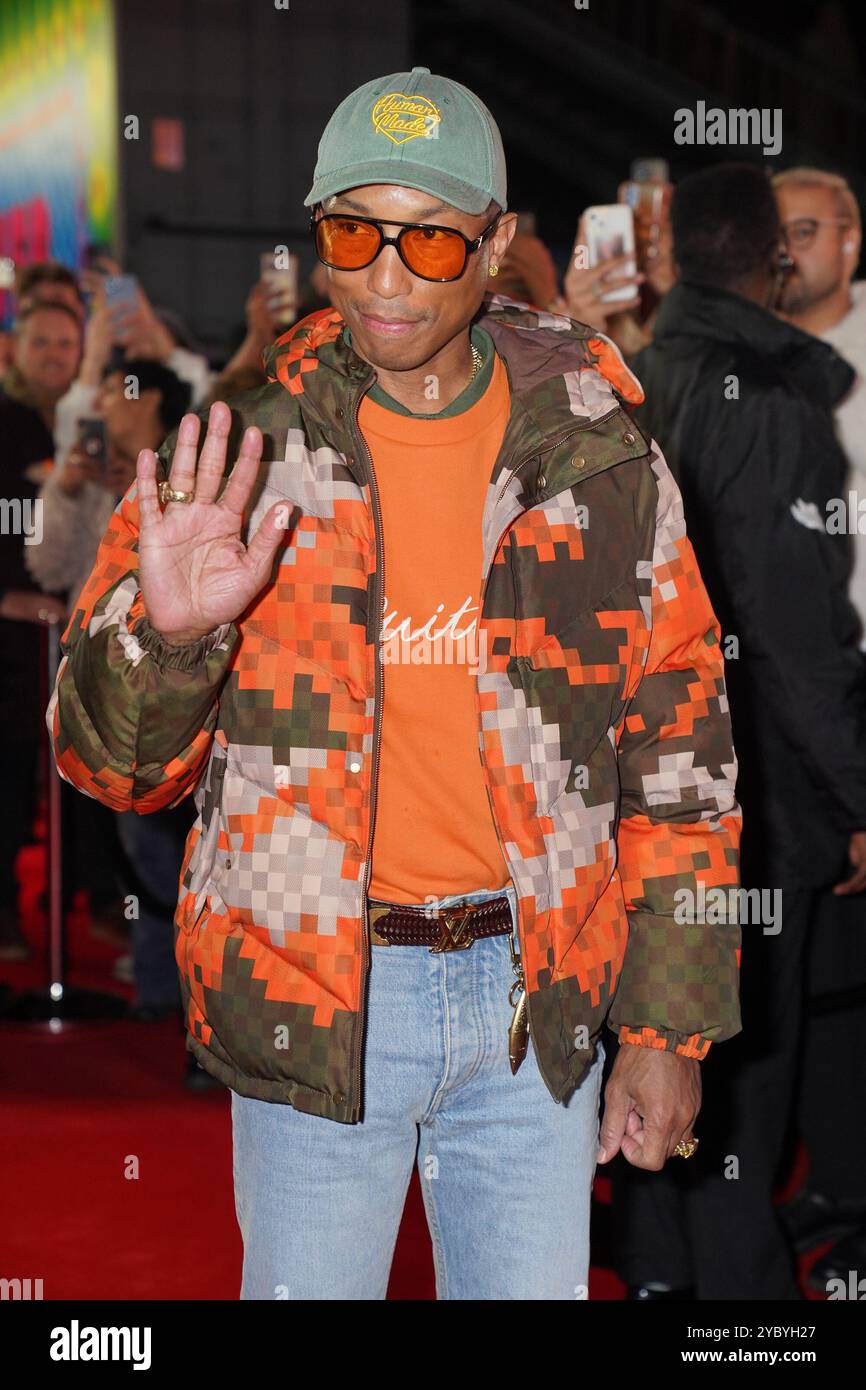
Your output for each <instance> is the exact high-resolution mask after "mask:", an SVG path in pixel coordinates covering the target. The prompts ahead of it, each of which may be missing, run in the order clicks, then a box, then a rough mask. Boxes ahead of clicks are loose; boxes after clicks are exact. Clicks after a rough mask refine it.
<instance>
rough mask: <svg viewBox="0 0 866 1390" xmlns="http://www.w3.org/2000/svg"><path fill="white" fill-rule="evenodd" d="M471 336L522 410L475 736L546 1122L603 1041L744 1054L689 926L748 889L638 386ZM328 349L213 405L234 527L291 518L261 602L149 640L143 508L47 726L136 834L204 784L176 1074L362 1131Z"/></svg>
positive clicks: (360, 773)
mask: <svg viewBox="0 0 866 1390" xmlns="http://www.w3.org/2000/svg"><path fill="white" fill-rule="evenodd" d="M479 321H480V323H481V324H482V326H483V327H484V328H485V329H486V330H487V331H488V332H489V333H490V335H491V337H492V338H493V341H494V343H495V346H496V350H497V351H498V352H499V354H500V355H501V357H502V358H503V360H504V362H505V365H506V368H507V372H508V378H509V383H510V390H511V408H510V417H509V421H508V424H507V427H506V431H505V437H504V440H503V443H502V448H501V451H500V453H499V456H498V458H497V460H496V463H495V466H494V468H493V472H492V475H491V478H490V483H489V489H488V493H487V500H486V503H485V508H484V519H483V538H484V569H483V575H482V616H481V619H480V627H481V629H482V631H483V632H484V639H483V641H480V643H479V646H480V647H481V649H482V650H483V651H484V652H485V653H486V660H485V661H484V663H482V665H481V668H480V669H479V671H478V674H477V677H476V680H477V695H478V739H479V748H480V752H481V759H482V764H483V767H484V773H485V779H486V783H487V786H488V789H489V793H490V803H491V808H492V812H493V816H494V819H495V823H496V827H497V831H498V834H499V837H500V841H501V844H502V847H503V852H504V854H505V856H506V859H507V863H508V867H509V871H510V874H511V877H512V880H513V882H514V885H515V888H516V893H517V899H518V904H519V924H518V925H519V932H518V935H519V944H520V950H521V953H522V956H523V964H524V972H525V978H526V986H527V991H528V1009H529V1025H530V1036H531V1038H532V1042H533V1046H534V1049H535V1055H536V1059H537V1062H538V1066H539V1069H540V1072H541V1074H542V1076H543V1078H544V1081H545V1084H546V1085H547V1087H548V1089H549V1091H550V1094H551V1096H552V1097H553V1099H554V1100H555V1101H557V1102H563V1101H566V1100H567V1099H568V1097H569V1096H570V1095H571V1093H572V1092H573V1091H574V1089H575V1087H576V1086H577V1084H578V1082H579V1081H580V1078H581V1076H582V1075H583V1074H584V1072H585V1070H586V1069H587V1067H588V1066H589V1064H590V1062H591V1060H592V1056H593V1039H594V1038H595V1036H596V1035H597V1034H598V1033H599V1030H600V1029H601V1028H602V1026H603V1024H604V1022H605V1020H606V1019H607V1021H608V1024H609V1026H610V1027H611V1028H613V1029H614V1030H615V1031H617V1032H618V1034H619V1037H620V1039H621V1040H622V1041H625V1042H628V1043H634V1044H636V1045H638V1046H642V1047H654V1048H664V1049H667V1050H669V1051H674V1052H677V1053H680V1054H682V1055H684V1056H688V1057H696V1058H702V1057H703V1056H705V1055H706V1052H707V1050H708V1048H709V1047H710V1044H711V1042H712V1041H717V1040H721V1039H725V1038H728V1037H730V1036H731V1035H732V1034H734V1033H736V1032H738V1031H739V1028H740V1019H739V1004H738V967H739V945H740V929H739V927H738V926H736V925H735V924H732V922H731V921H730V919H728V920H727V921H722V922H721V923H719V924H717V925H706V924H705V923H703V922H701V921H700V920H697V921H694V920H693V921H691V922H690V921H689V920H688V913H683V912H682V911H680V910H679V908H678V903H682V902H684V901H686V900H687V898H688V893H689V892H690V893H692V894H694V896H695V900H696V901H697V902H700V898H701V894H700V889H702V888H703V889H707V890H708V889H709V888H710V887H727V886H731V887H735V886H736V884H737V853H738V840H739V829H740V815H739V808H738V806H737V803H736V800H735V794H734V784H735V771H736V764H735V759H734V753H733V749H732V744H731V734H730V726H729V719H728V710H727V702H726V696H725V685H724V673H723V658H722V652H721V648H720V644H719V637H720V634H719V629H718V624H717V622H716V619H715V616H714V614H713V612H712V609H711V607H710V604H709V601H708V599H707V595H706V592H705V589H704V586H703V583H702V580H701V577H700V574H699V572H698V569H697V567H696V564H695V559H694V555H693V552H692V548H691V545H690V542H689V541H688V539H687V537H686V533H685V526H684V523H683V514H682V508H681V504H680V497H679V493H678V491H677V488H676V485H675V484H674V482H673V479H672V477H671V474H670V473H669V471H668V468H667V466H666V464H665V462H664V460H663V458H662V457H661V454H660V453H659V451H658V449H657V448H656V447H655V446H654V445H653V444H652V443H651V442H650V441H648V440H647V439H645V438H644V437H643V436H642V434H641V433H640V431H639V429H638V428H637V426H636V425H635V424H634V423H633V421H632V419H631V418H630V416H629V414H628V413H627V411H626V410H625V409H624V407H623V404H622V401H623V400H625V401H628V402H631V403H635V402H639V401H640V400H641V399H642V392H641V390H640V387H639V385H638V383H637V382H636V380H635V379H634V377H633V376H632V375H631V373H630V372H628V371H627V369H626V368H625V366H624V365H623V363H622V360H621V359H620V357H619V354H618V353H617V351H616V349H615V348H614V347H613V345H612V344H611V343H609V342H608V340H607V339H605V338H603V337H601V336H599V335H597V334H595V333H594V332H593V330H591V329H588V328H586V327H584V326H583V325H581V324H578V323H575V322H573V321H572V320H570V319H568V318H565V317H561V316H558V315H554V314H549V313H541V312H538V311H536V310H534V309H530V308H529V307H528V306H526V305H522V304H517V303H515V302H513V301H510V300H506V299H503V298H502V297H501V296H493V297H492V298H490V299H489V300H488V301H486V304H485V312H484V314H483V316H482V317H481V318H480V320H479ZM342 327H343V323H342V320H341V318H340V317H339V315H338V314H337V312H336V311H335V310H332V309H329V310H323V311H320V312H318V313H316V314H313V315H311V316H310V317H309V318H307V319H305V320H304V321H303V322H302V323H301V324H299V325H297V326H296V327H295V328H294V329H293V330H291V331H290V332H289V333H288V334H286V335H284V337H283V338H281V339H280V340H279V341H278V342H277V343H276V344H275V345H274V347H273V348H271V349H270V350H269V353H268V357H267V364H268V369H269V373H270V383H269V384H268V385H266V386H264V387H262V388H261V389H260V390H256V391H252V392H248V393H245V394H243V395H241V396H238V397H236V398H234V399H233V400H230V401H229V404H230V405H231V406H232V409H233V412H234V419H235V422H236V427H237V430H238V433H239V432H240V431H241V430H242V429H243V428H244V427H246V426H247V425H250V424H256V425H258V426H260V428H261V429H262V431H263V434H264V439H265V450H264V455H263V462H262V465H261V471H260V476H259V482H258V485H257V492H256V494H255V496H254V504H253V505H251V508H250V522H249V524H250V526H251V527H255V526H256V525H257V523H258V519H259V517H260V516H261V515H262V514H263V513H264V511H265V510H266V509H267V508H268V507H270V506H271V505H272V504H273V503H274V501H280V500H282V501H284V502H285V505H286V522H287V531H286V540H285V544H284V545H283V546H282V548H281V550H280V551H278V555H277V560H276V562H275V569H274V575H273V582H272V583H270V584H269V586H268V587H267V588H266V589H265V590H264V591H263V592H262V593H261V594H260V595H259V596H258V598H257V599H256V600H255V601H254V602H253V603H252V604H251V605H250V606H249V608H247V610H246V611H245V612H244V613H243V614H242V615H241V617H240V618H239V619H238V620H237V622H235V623H232V624H230V625H226V626H225V627H223V628H221V629H219V630H217V631H216V632H214V633H213V634H211V635H210V636H209V637H207V638H204V639H202V640H201V641H200V642H198V643H197V644H195V645H193V646H190V647H188V648H182V649H178V648H174V649H171V648H169V647H167V646H166V645H165V644H164V643H163V641H162V639H161V638H160V636H159V634H158V633H157V632H155V631H154V630H153V629H152V628H151V627H150V625H149V623H148V621H147V617H146V615H145V611H144V607H143V604H142V599H141V593H140V591H139V588H138V579H137V575H136V538H137V533H138V522H137V506H136V493H135V487H134V486H133V487H132V488H131V489H130V490H129V492H128V493H127V495H126V497H125V498H124V499H123V500H122V501H121V503H120V504H119V505H118V508H117V510H116V512H115V514H114V515H113V517H112V520H111V523H110V525H109V527H108V530H107V532H106V535H105V537H104V539H103V542H102V545H101V548H100V551H99V555H98V558H97V561H96V565H95V568H94V570H93V573H92V575H91V577H90V579H89V581H88V583H87V585H86V586H85V588H84V590H83V591H82V594H81V596H80V598H79V601H78V604H77V607H76V611H75V612H74V614H73V617H72V619H71V621H70V623H69V626H68V628H67V631H66V633H65V634H64V641H63V651H64V657H63V661H62V664H61V668H60V670H59V672H58V677H57V684H56V688H55V691H54V694H53V696H52V700H51V704H50V706H49V711H48V723H49V728H50V730H51V733H52V736H53V740H54V747H55V754H56V759H57V765H58V767H59V769H60V771H61V773H62V774H63V776H64V777H66V778H67V779H68V780H69V781H70V782H72V783H74V784H75V785H76V786H77V787H80V788H81V789H82V790H83V791H85V792H87V793H88V794H90V795H91V796H94V797H96V798H97V799H98V800H100V801H102V802H104V803H105V804H106V805H108V806H112V807H115V808H116V809H118V810H126V809H129V808H130V807H131V808H133V809H134V810H136V811H139V812H141V813H142V814H146V813H147V812H149V811H156V810H157V809H159V808H161V807H166V806H171V805H174V804H175V803H176V802H178V801H179V800H180V799H181V798H182V797H183V796H185V795H186V794H187V793H188V792H190V791H191V790H192V789H193V788H195V800H196V805H197V808H198V818H197V820H196V822H195V824H194V826H193V828H192V830H191V831H190V835H189V839H188V841H187V847H186V854H185V857H184V862H183V866H182V870H181V876H180V900H179V903H178V908H177V913H176V918H175V941H176V955H177V962H178V967H179V970H180V976H181V983H182V990H183V998H184V1004H185V1008H186V1019H187V1030H188V1031H187V1046H188V1048H189V1050H190V1051H192V1052H193V1053H194V1055H195V1056H196V1058H197V1059H198V1061H199V1062H200V1063H201V1065H202V1066H203V1067H204V1068H205V1070H206V1071H208V1072H210V1073H212V1074H213V1075H214V1076H216V1077H218V1078H219V1079H220V1080H222V1081H223V1082H224V1083H225V1084H226V1085H228V1086H229V1087H231V1088H232V1089H233V1090H235V1091H237V1092H238V1093H239V1094H241V1095H245V1096H253V1097H258V1098H259V1099H262V1100H266V1101H273V1102H279V1103H284V1104H289V1105H293V1106H294V1107H295V1108H296V1109H298V1110H302V1111H306V1112H309V1113H311V1114H315V1115H321V1116H325V1117H327V1118H329V1119H332V1120H336V1121H340V1122H343V1123H355V1122H357V1121H359V1120H360V1119H362V1095H363V1088H362V1061H363V1037H364V1022H365V986H366V980H367V973H368V970H369V961H370V945H369V923H368V917H367V898H366V888H367V884H368V878H369V870H370V863H371V854H370V851H371V844H372V835H373V830H374V822H375V807H376V778H377V759H378V746H379V730H380V724H381V718H382V701H383V685H384V686H387V679H386V678H385V676H386V671H385V665H384V663H383V662H382V661H379V660H377V651H378V639H379V630H380V624H381V619H382V607H383V594H382V579H381V576H382V565H381V559H380V558H379V557H380V554H381V517H380V513H379V505H378V494H377V487H376V479H375V476H374V474H373V469H372V463H371V459H370V454H369V451H368V449H367V447H366V444H365V442H364V439H363V438H362V436H361V433H360V432H359V428H358V423H357V416H358V407H359V403H360V400H361V398H362V396H363V395H364V393H365V391H366V390H368V389H369V387H370V385H371V384H372V382H373V381H374V379H375V373H374V371H373V369H372V368H371V367H370V366H368V364H367V363H365V362H364V361H362V360H361V359H360V358H359V357H358V356H357V355H356V354H355V353H354V352H352V350H351V349H350V347H349V346H348V345H347V343H346V341H345V337H344V335H343V333H342ZM202 434H204V431H202ZM172 445H173V440H168V441H166V444H165V445H164V446H163V448H162V450H161V451H160V455H161V460H162V466H163V468H165V466H166V463H167V461H168V460H169V459H170V456H171V448H172ZM231 457H232V459H233V458H234V454H231ZM443 543H445V544H447V537H443ZM385 698H387V696H386V697H385ZM466 833H467V834H471V827H467V828H466ZM683 889H685V890H688V892H687V894H686V896H685V898H684V897H683V895H682V893H680V892H678V890H683ZM503 1045H505V1044H504V1041H503Z"/></svg>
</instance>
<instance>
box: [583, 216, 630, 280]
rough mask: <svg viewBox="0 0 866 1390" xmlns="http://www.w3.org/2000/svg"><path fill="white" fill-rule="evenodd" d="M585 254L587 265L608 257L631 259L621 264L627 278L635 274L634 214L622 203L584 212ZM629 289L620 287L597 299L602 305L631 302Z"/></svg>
mask: <svg viewBox="0 0 866 1390" xmlns="http://www.w3.org/2000/svg"><path fill="white" fill-rule="evenodd" d="M583 219H584V228H585V234H586V244H587V250H588V252H589V263H590V265H598V264H599V262H600V261H606V260H610V258H611V256H629V255H630V256H631V258H632V259H631V261H627V262H626V264H625V267H624V268H625V271H626V273H627V274H629V275H634V273H635V260H634V253H635V247H634V214H633V213H632V210H631V208H630V207H627V206H626V204H625V203H604V204H598V205H596V206H595V207H591V208H587V209H586V211H585V213H584V214H583ZM634 296H635V288H634V286H633V285H623V286H622V288H621V289H618V290H610V291H609V293H608V294H603V295H600V296H599V298H600V300H601V303H602V304H617V303H620V302H622V301H624V300H625V301H627V300H629V299H634Z"/></svg>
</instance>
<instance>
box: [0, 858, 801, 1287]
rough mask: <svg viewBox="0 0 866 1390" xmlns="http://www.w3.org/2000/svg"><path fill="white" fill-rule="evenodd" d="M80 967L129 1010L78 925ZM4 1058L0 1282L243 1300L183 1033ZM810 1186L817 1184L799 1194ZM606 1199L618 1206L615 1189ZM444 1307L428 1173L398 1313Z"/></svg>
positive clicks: (206, 1108)
mask: <svg viewBox="0 0 866 1390" xmlns="http://www.w3.org/2000/svg"><path fill="white" fill-rule="evenodd" d="M21 872H22V880H23V883H24V901H25V908H26V918H25V930H26V931H27V934H28V937H29V939H30V941H31V944H32V945H33V946H34V948H35V949H34V959H33V961H32V962H28V963H26V964H25V963H22V964H20V965H12V964H2V965H0V981H2V982H3V983H5V984H8V985H9V986H11V987H12V989H13V990H14V991H15V992H16V993H18V992H20V991H23V990H27V989H31V988H36V987H39V986H41V985H42V984H43V982H44V965H43V960H44V950H43V943H44V939H45V932H46V927H45V919H44V916H43V915H42V914H41V913H40V912H39V911H38V908H37V906H36V900H37V897H38V894H39V892H40V891H41V886H42V882H43V877H42V852H41V849H37V848H35V847H34V848H31V849H28V850H26V851H25V852H24V854H22V856H21ZM69 956H70V960H69V971H68V983H69V984H71V985H80V986H84V987H88V988H96V989H101V990H104V991H107V992H114V993H117V994H120V995H124V996H126V997H128V996H129V994H130V991H129V989H127V988H125V987H124V986H122V985H119V984H117V983H116V982H115V981H114V980H113V978H112V976H111V966H112V964H113V962H114V960H115V959H116V957H117V952H116V951H115V950H113V949H112V948H111V947H110V946H108V945H105V944H103V943H101V942H97V941H95V940H94V939H93V938H92V937H91V936H90V935H89V933H88V931H87V927H86V917H85V914H84V913H83V912H78V913H76V914H74V916H73V919H72V922H71V925H70V929H69ZM0 1042H2V1046H0V1090H2V1093H3V1096H4V1102H3V1108H2V1121H0V1129H2V1155H3V1157H2V1174H0V1176H2V1191H3V1193H4V1196H5V1208H6V1209H5V1212H4V1214H3V1217H2V1230H3V1268H2V1269H0V1274H2V1275H4V1276H6V1277H12V1276H13V1275H15V1276H17V1277H20V1278H27V1277H30V1278H32V1279H37V1278H41V1279H42V1280H43V1291H44V1297H45V1298H46V1299H63V1298H71V1299H103V1298H105V1299H151V1298H157V1299H236V1298H237V1296H238V1291H239V1287H240V1270H241V1240H240V1234H239V1232H238V1228H237V1224H236V1222H235V1214H234V1204H233V1196H232V1171H231V1115H230V1106H229V1092H228V1091H226V1090H224V1089H222V1088H220V1090H218V1091H214V1092H212V1093H206V1094H197V1093H191V1092H189V1091H188V1090H186V1089H185V1087H184V1085H183V1076H184V1065H185V1051H184V1046H183V1038H182V1035H181V1032H180V1030H179V1028H178V1026H177V1025H176V1024H174V1023H172V1022H167V1023H158V1024H141V1023H131V1022H119V1023H93V1024H72V1025H65V1026H64V1028H63V1031H62V1032H60V1033H56V1034H52V1032H51V1031H50V1030H49V1029H48V1027H47V1026H45V1025H21V1024H12V1023H3V1024H2V1027H0ZM132 1171H134V1172H136V1173H137V1176H136V1177H130V1176H128V1174H129V1173H130V1172H132ZM801 1178H802V1168H800V1171H798V1173H797V1174H795V1175H793V1176H792V1182H794V1183H796V1182H799V1181H800V1180H801ZM596 1194H597V1197H598V1198H599V1201H600V1202H601V1203H606V1202H608V1201H609V1181H608V1179H607V1178H599V1179H598V1181H597V1183H596ZM602 1214H603V1213H602ZM817 1253H819V1252H816V1255H817ZM815 1257H816V1256H810V1260H811V1259H812V1258H815ZM622 1295H623V1286H622V1284H621V1283H620V1281H619V1280H618V1279H617V1278H616V1276H615V1275H614V1274H613V1273H612V1272H611V1271H610V1270H607V1269H604V1268H602V1267H594V1268H593V1270H592V1272H591V1275H590V1297H591V1298H598V1299H617V1298H621V1297H622ZM433 1297H434V1284H433V1267H432V1257H431V1251H430V1242H429V1238H428V1234H427V1227H426V1220H425V1216H424V1210H423V1205H422V1201H421V1193H420V1188H419V1186H418V1177H417V1173H416V1174H415V1176H414V1177H413V1180H412V1185H411V1187H410V1191H409V1196H408V1200H407V1203H406V1210H405V1213H404V1217H403V1225H402V1228H401V1231H400V1237H399V1240H398V1243H397V1249H396V1253H395V1257H394V1265H393V1269H392V1274H391V1283H390V1287H389V1298H394V1299H413V1300H414V1299H432V1298H433Z"/></svg>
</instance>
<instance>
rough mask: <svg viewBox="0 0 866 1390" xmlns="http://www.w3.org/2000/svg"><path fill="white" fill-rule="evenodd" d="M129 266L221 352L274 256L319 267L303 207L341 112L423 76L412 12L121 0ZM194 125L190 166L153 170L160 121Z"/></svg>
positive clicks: (301, 2)
mask: <svg viewBox="0 0 866 1390" xmlns="http://www.w3.org/2000/svg"><path fill="white" fill-rule="evenodd" d="M117 9H118V31H119V39H118V45H119V68H120V103H119V110H120V114H121V126H122V118H123V116H125V115H128V114H133V115H136V116H138V118H139V123H140V139H139V140H138V141H127V140H125V139H123V138H122V136H121V140H120V158H121V194H120V198H121V208H122V225H125V235H124V241H125V247H124V259H125V262H126V265H127V266H128V268H129V269H130V270H131V271H133V272H134V273H135V274H137V275H138V276H139V278H140V279H141V281H142V283H143V284H144V286H145V289H146V290H147V291H148V293H149V294H150V296H151V298H152V299H153V300H154V301H155V302H157V303H161V304H165V305H167V306H168V307H170V308H172V309H174V310H175V311H176V312H178V313H180V314H181V315H182V317H183V318H184V319H185V320H186V321H187V323H188V324H189V326H190V327H191V328H192V330H193V331H194V333H195V334H196V336H197V337H198V338H199V339H200V340H201V341H202V343H203V344H204V345H205V346H206V347H208V348H209V349H211V350H212V351H215V352H216V353H217V354H219V353H220V351H221V350H222V349H223V348H224V345H225V342H226V340H227V336H228V334H229V332H230V330H231V328H232V327H233V326H234V325H236V324H240V323H241V322H242V320H243V305H244V300H245V298H246V294H247V291H248V289H249V287H250V285H251V284H252V283H253V281H254V280H255V279H256V278H257V275H258V257H259V253H260V252H261V251H265V250H268V249H272V248H273V246H274V245H275V244H277V243H278V242H280V243H283V242H284V243H286V244H287V245H288V246H289V247H290V249H292V250H296V251H298V252H300V253H301V254H302V257H303V260H302V265H301V273H302V278H303V277H304V276H305V274H308V273H309V270H310V269H311V267H312V264H313V256H312V252H311V250H310V246H309V237H308V233H307V216H308V214H307V212H306V209H305V208H304V207H303V198H304V195H305V194H306V192H307V189H308V188H309V186H310V183H311V181H312V173H313V167H314V164H315V158H316V147H317V144H318V140H319V136H320V135H321V132H322V129H323V127H324V124H325V122H326V120H327V118H328V116H329V115H330V114H331V112H332V111H333V109H334V107H335V106H336V105H337V103H338V102H339V101H340V99H341V98H342V97H344V96H346V95H347V94H348V92H350V91H351V90H352V89H353V88H354V87H356V86H358V85H359V84H360V83H361V82H364V81H366V80H367V79H369V78H371V77H376V76H378V75H379V74H381V73H388V72H399V71H401V70H404V69H406V68H408V67H409V66H411V64H409V63H408V62H407V58H408V52H409V41H408V29H409V13H410V7H409V6H407V5H404V4H402V3H395V2H394V0H392V3H386V0H364V3H363V5H358V4H355V3H351V0H290V8H289V9H288V10H278V9H276V7H275V5H274V4H273V0H118V5H117ZM158 116H169V117H177V118H180V119H181V120H182V121H183V123H184V132H185V145H186V162H185V167H184V168H183V169H182V170H180V171H178V172H169V171H167V170H161V169H156V168H154V167H153V165H152V162H151V121H152V119H153V118H154V117H158Z"/></svg>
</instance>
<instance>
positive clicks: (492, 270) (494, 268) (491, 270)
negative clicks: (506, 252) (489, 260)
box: [487, 261, 499, 275]
mask: <svg viewBox="0 0 866 1390" xmlns="http://www.w3.org/2000/svg"><path fill="white" fill-rule="evenodd" d="M487 273H488V275H498V274H499V266H498V265H497V264H496V262H495V261H494V262H493V264H492V265H491V266H489V267H488V271H487Z"/></svg>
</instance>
